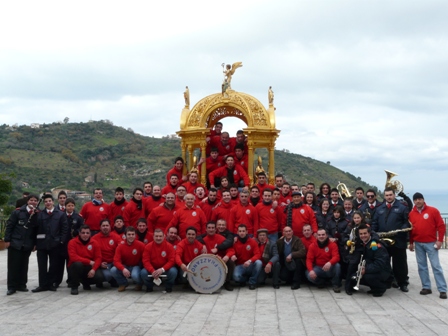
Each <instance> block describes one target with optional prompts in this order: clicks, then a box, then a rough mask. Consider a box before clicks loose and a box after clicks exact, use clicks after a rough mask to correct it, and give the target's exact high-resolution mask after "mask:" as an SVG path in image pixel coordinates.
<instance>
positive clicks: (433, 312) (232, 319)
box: [0, 250, 448, 336]
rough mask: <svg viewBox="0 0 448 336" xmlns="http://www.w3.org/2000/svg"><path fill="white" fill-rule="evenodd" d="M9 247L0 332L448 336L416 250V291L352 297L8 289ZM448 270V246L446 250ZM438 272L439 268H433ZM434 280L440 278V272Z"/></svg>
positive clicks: (1, 256) (412, 270)
mask: <svg viewBox="0 0 448 336" xmlns="http://www.w3.org/2000/svg"><path fill="white" fill-rule="evenodd" d="M6 255H7V252H6V251H0V267H1V269H2V270H3V272H2V273H1V274H2V275H1V279H0V300H1V305H0V316H1V317H0V318H1V325H0V335H266V336H271V335H319V336H320V335H344V336H347V335H357V334H358V335H374V334H376V335H382V334H386V335H394V336H398V335H446V334H448V300H441V299H439V295H438V292H437V289H436V288H435V283H434V281H433V288H432V289H433V294H432V295H427V296H422V295H420V294H419V291H420V289H421V285H420V280H419V278H418V274H417V266H416V262H415V255H414V254H413V253H411V252H409V251H408V258H409V274H410V282H411V284H410V286H409V290H410V291H409V293H402V292H401V291H399V290H398V289H394V288H392V289H390V290H388V291H387V292H386V293H385V295H384V296H383V297H380V298H374V297H372V296H370V295H368V294H367V293H366V292H367V290H368V289H367V288H366V287H362V288H361V291H360V292H359V293H356V294H354V295H353V296H351V297H350V296H347V295H346V294H345V293H340V294H335V293H333V291H332V290H331V288H328V289H317V288H315V287H308V286H307V285H303V286H302V288H301V289H299V290H296V291H291V289H290V288H289V287H281V288H280V289H279V290H274V289H273V288H272V287H271V286H266V287H264V288H259V289H257V290H254V291H251V290H249V289H248V288H247V287H245V288H235V290H234V291H233V292H227V291H225V290H222V291H221V292H219V293H215V294H212V295H210V294H196V293H194V292H190V291H187V290H182V289H181V287H180V286H176V287H175V288H174V291H173V292H172V293H170V294H164V293H162V291H161V290H156V291H155V292H153V293H148V294H146V293H144V292H134V291H133V290H132V288H133V285H131V286H129V288H128V290H126V291H125V292H123V293H118V292H117V290H116V289H110V288H106V289H97V288H95V287H94V286H92V291H91V292H85V291H83V290H82V287H80V291H79V295H78V296H72V295H70V289H69V288H67V287H62V288H59V289H58V291H57V292H42V293H36V294H33V293H31V292H28V293H16V294H14V295H12V296H6ZM440 255H441V260H442V265H443V267H444V270H445V274H448V250H441V253H440ZM431 278H432V275H431ZM432 280H433V278H432ZM36 286H37V261H36V257H35V255H34V254H33V255H32V256H31V260H30V272H29V281H28V287H29V288H30V289H32V288H34V287H36Z"/></svg>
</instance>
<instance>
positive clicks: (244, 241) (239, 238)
mask: <svg viewBox="0 0 448 336" xmlns="http://www.w3.org/2000/svg"><path fill="white" fill-rule="evenodd" d="M248 239H249V236H246V237H244V238H241V237H240V236H238V240H239V241H240V242H241V243H243V244H246V242H247V240H248Z"/></svg>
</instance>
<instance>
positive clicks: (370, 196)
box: [366, 195, 375, 198]
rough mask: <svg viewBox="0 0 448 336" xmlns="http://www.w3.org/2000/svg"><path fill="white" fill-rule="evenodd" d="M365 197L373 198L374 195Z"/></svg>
mask: <svg viewBox="0 0 448 336" xmlns="http://www.w3.org/2000/svg"><path fill="white" fill-rule="evenodd" d="M366 197H367V198H374V197H375V195H367V196H366Z"/></svg>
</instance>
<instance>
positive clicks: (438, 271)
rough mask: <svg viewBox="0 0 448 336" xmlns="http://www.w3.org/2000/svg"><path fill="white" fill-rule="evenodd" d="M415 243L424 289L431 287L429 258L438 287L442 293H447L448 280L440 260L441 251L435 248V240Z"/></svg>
mask: <svg viewBox="0 0 448 336" xmlns="http://www.w3.org/2000/svg"><path fill="white" fill-rule="evenodd" d="M414 244H415V257H416V258H417V266H418V275H419V276H420V280H421V281H422V287H423V289H431V280H430V279H429V270H428V259H429V262H430V263H431V268H432V272H433V274H434V279H435V280H436V285H437V289H438V290H439V292H441V293H443V292H444V293H446V281H445V277H444V276H443V270H442V266H441V265H440V261H439V251H438V250H436V249H435V248H434V244H435V242H432V243H418V242H414Z"/></svg>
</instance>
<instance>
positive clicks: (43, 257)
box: [37, 246, 60, 288]
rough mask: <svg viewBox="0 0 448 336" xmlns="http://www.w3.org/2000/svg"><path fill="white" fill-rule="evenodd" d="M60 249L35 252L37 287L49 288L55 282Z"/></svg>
mask: <svg viewBox="0 0 448 336" xmlns="http://www.w3.org/2000/svg"><path fill="white" fill-rule="evenodd" d="M59 253H60V247H59V246H58V247H55V248H53V249H51V250H38V251H37V267H38V270H39V287H43V288H49V287H50V286H52V285H53V283H54V282H55V281H56V268H57V263H58V258H59Z"/></svg>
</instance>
